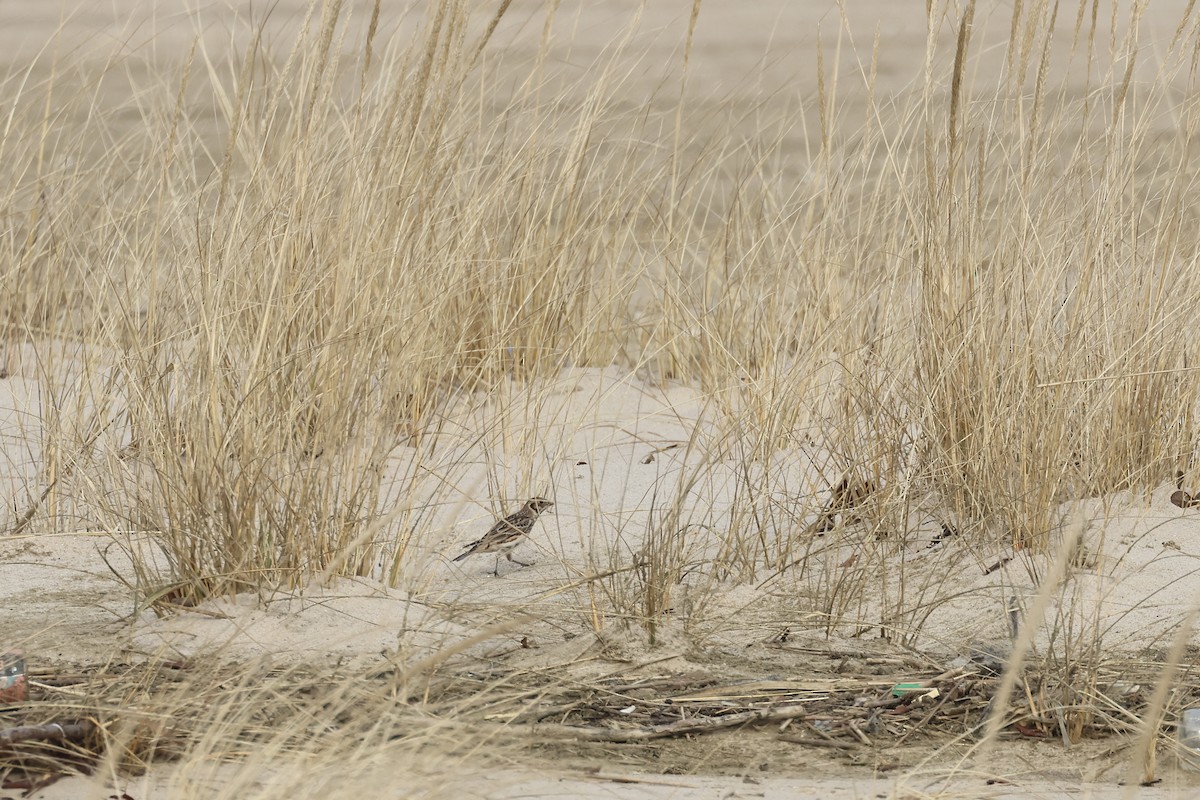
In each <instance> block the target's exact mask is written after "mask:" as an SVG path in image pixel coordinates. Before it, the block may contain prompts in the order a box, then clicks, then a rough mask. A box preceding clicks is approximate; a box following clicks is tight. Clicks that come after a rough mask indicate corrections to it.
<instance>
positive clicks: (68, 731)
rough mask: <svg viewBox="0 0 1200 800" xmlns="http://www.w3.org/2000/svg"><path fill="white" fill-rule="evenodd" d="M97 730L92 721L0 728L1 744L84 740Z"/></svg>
mask: <svg viewBox="0 0 1200 800" xmlns="http://www.w3.org/2000/svg"><path fill="white" fill-rule="evenodd" d="M95 730H96V726H95V724H93V723H91V722H86V721H85V722H68V723H66V724H62V725H60V724H59V723H57V722H52V723H50V724H49V725H26V726H24V727H20V728H6V729H4V730H0V746H3V745H14V744H17V743H18V742H64V741H65V742H82V741H83V740H84V739H86V738H87V737H88V736H90V735H91V734H92V733H93V732H94V731H95Z"/></svg>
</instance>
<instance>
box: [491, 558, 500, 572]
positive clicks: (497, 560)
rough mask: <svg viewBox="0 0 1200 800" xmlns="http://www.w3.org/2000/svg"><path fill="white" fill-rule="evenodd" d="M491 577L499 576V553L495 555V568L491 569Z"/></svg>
mask: <svg viewBox="0 0 1200 800" xmlns="http://www.w3.org/2000/svg"><path fill="white" fill-rule="evenodd" d="M492 577H493V578H499V577H500V555H499V554H497V555H496V568H495V569H494V570H492Z"/></svg>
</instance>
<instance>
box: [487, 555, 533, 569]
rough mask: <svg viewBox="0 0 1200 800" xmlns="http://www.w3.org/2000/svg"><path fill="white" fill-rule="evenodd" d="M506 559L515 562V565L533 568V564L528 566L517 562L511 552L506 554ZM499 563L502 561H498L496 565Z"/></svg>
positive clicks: (522, 562)
mask: <svg viewBox="0 0 1200 800" xmlns="http://www.w3.org/2000/svg"><path fill="white" fill-rule="evenodd" d="M504 557H505V558H507V559H508V560H509V561H511V562H513V563H514V564H520V565H521V566H522V567H532V566H533V564H532V563H530V564H526V563H525V562H524V561H517V560H516V559H515V558H513V557H512V552H511V551H510V552H507V553H505V554H504ZM499 562H500V559H496V563H499Z"/></svg>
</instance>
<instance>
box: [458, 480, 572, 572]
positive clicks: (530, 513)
mask: <svg viewBox="0 0 1200 800" xmlns="http://www.w3.org/2000/svg"><path fill="white" fill-rule="evenodd" d="M552 505H554V503H552V502H550V501H549V500H547V499H546V498H544V497H534V498H532V499H530V500H527V501H525V505H523V506H521V510H520V511H517V512H516V513H513V514H509V515H508V516H507V517H505V518H504V519H502V520H500V521H499V522H497V523H496V524H495V525H493V526H492V529H491V530H489V531H488V532H487V533H485V534H484V535H483V537H482V538H480V539H478V540H477V541H474V542H471V543H470V544H469V545H467V552H465V553H463V554H462V555H460V556H459V557H458V558H456V559H454V560H455V561H462V560H463V559H464V558H466V557H467V556H473V555H475V554H476V553H496V554H497V555H496V569H495V570H493V572H492V574H493V575H499V574H500V556H499V554H500V553H503V554H504V557H505V558H507V559H508V560H509V561H511V562H513V563H514V564H520V565H521V566H522V567H528V566H529V564H526V563H525V562H524V561H517V560H516V559H515V558H513V557H512V551H513V549H514V548H515V547H516V546H517V545H518V544H520V542H521V537H523V536H525V535H526V534H527V533H529V532H530V531H531V530H533V523H535V522H537V518H538V516H539V515H540V514H541V513H542V512H543V511H545V510H546V509H548V508H550V506H552Z"/></svg>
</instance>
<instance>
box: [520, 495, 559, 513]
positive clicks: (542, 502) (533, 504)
mask: <svg viewBox="0 0 1200 800" xmlns="http://www.w3.org/2000/svg"><path fill="white" fill-rule="evenodd" d="M552 505H554V503H552V502H550V501H549V500H547V499H546V498H544V497H534V498H532V499H530V500H528V501H526V503H525V507H526V508H528V509H529V510H530V511H532V512H533V513H534V514H540V513H542V512H543V511H545V510H546V509H548V508H550V506H552Z"/></svg>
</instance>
